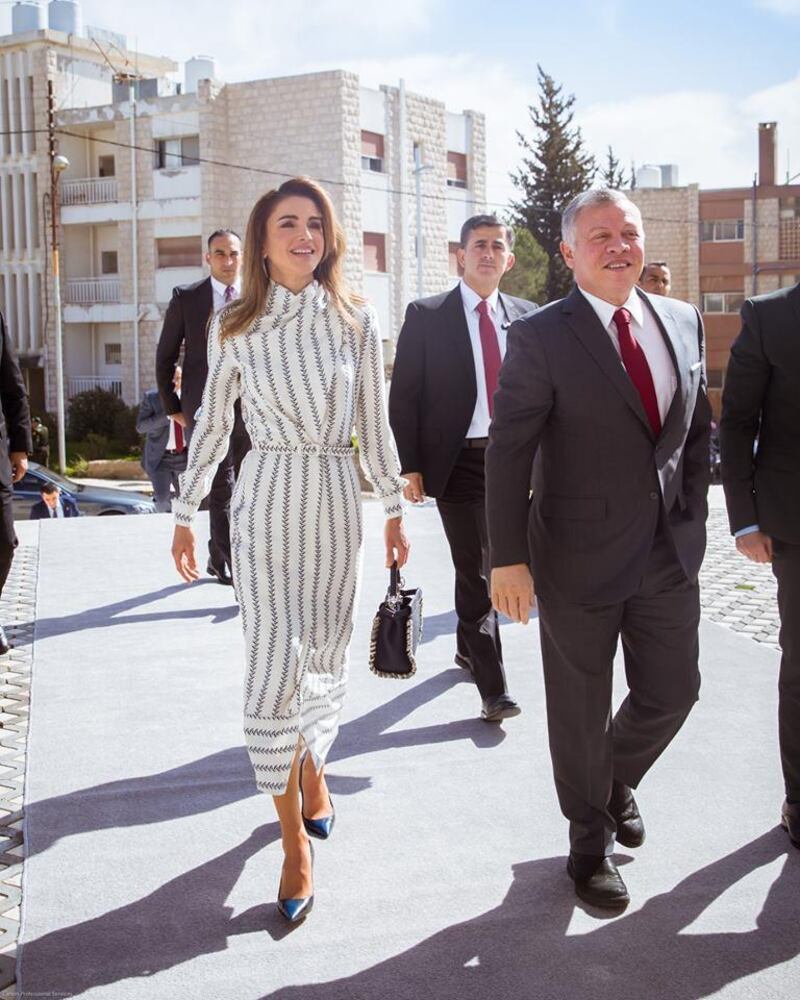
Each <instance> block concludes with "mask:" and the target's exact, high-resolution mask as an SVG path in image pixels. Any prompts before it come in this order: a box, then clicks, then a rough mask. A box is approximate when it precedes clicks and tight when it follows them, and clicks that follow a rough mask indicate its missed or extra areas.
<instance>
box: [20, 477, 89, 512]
mask: <svg viewBox="0 0 800 1000" xmlns="http://www.w3.org/2000/svg"><path fill="white" fill-rule="evenodd" d="M39 493H40V495H41V498H42V499H41V500H37V501H36V503H35V504H33V506H32V507H31V513H30V520H31V521H43V520H46V519H50V518H58V517H80V511H79V510H78V505H77V504H76V503H75V501H74V500H71V499H70V498H69V497H65V496H62V495H61V490H60V489H59V487H58V486H57V485H56V483H42V486H41V489H40V490H39Z"/></svg>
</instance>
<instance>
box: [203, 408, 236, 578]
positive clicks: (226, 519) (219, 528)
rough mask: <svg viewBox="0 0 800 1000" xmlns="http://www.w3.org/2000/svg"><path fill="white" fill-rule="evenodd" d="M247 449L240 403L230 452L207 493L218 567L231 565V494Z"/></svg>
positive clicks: (214, 561)
mask: <svg viewBox="0 0 800 1000" xmlns="http://www.w3.org/2000/svg"><path fill="white" fill-rule="evenodd" d="M191 435H192V432H191V431H189V441H191ZM248 451H250V437H249V435H248V433H247V431H246V429H245V426H244V421H243V419H242V415H241V412H240V410H239V406H238V405H237V407H236V417H235V420H234V424H233V432H232V433H231V439H230V443H229V445H228V453H227V454H226V456H225V458H223V460H222V461H221V462H220V463H219V467H218V469H217V471H216V474H215V475H214V478H213V480H212V481H211V489H210V491H209V494H208V522H209V539H208V557H209V561H210V562H211V563H212V564H213V565H214V566H216V567H219V568H221V567H223V566H228V567H230V565H231V494H232V493H233V487H234V484H235V482H236V477H237V476H238V475H239V468H240V466H241V464H242V462H243V460H244V456H245V455H246V454H247V453H248Z"/></svg>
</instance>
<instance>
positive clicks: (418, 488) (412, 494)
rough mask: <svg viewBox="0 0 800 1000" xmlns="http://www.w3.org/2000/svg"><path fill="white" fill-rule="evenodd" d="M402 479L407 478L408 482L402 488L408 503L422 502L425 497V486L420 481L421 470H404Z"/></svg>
mask: <svg viewBox="0 0 800 1000" xmlns="http://www.w3.org/2000/svg"><path fill="white" fill-rule="evenodd" d="M403 479H407V480H408V484H407V485H406V486H405V487H404V488H403V496H404V497H405V499H406V500H408V501H409V503H422V501H423V500H424V499H425V487H424V486H423V483H422V473H421V472H404V473H403Z"/></svg>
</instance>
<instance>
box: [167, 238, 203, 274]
mask: <svg viewBox="0 0 800 1000" xmlns="http://www.w3.org/2000/svg"><path fill="white" fill-rule="evenodd" d="M202 264H203V239H202V237H200V236H165V237H164V238H162V239H160V240H156V267H202Z"/></svg>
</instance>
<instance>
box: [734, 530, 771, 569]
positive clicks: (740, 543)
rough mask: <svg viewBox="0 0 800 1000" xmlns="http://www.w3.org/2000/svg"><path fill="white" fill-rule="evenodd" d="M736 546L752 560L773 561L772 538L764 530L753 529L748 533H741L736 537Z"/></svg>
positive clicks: (760, 561) (758, 561)
mask: <svg viewBox="0 0 800 1000" xmlns="http://www.w3.org/2000/svg"><path fill="white" fill-rule="evenodd" d="M736 548H737V549H738V550H739V551H740V552H741V553H742V555H743V556H747V558H748V559H750V560H751V562H756V563H769V562H772V539H771V538H770V536H769V535H765V534H764V532H763V531H751V532H750V533H749V534H747V535H739V537H738V538H737V539H736Z"/></svg>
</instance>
